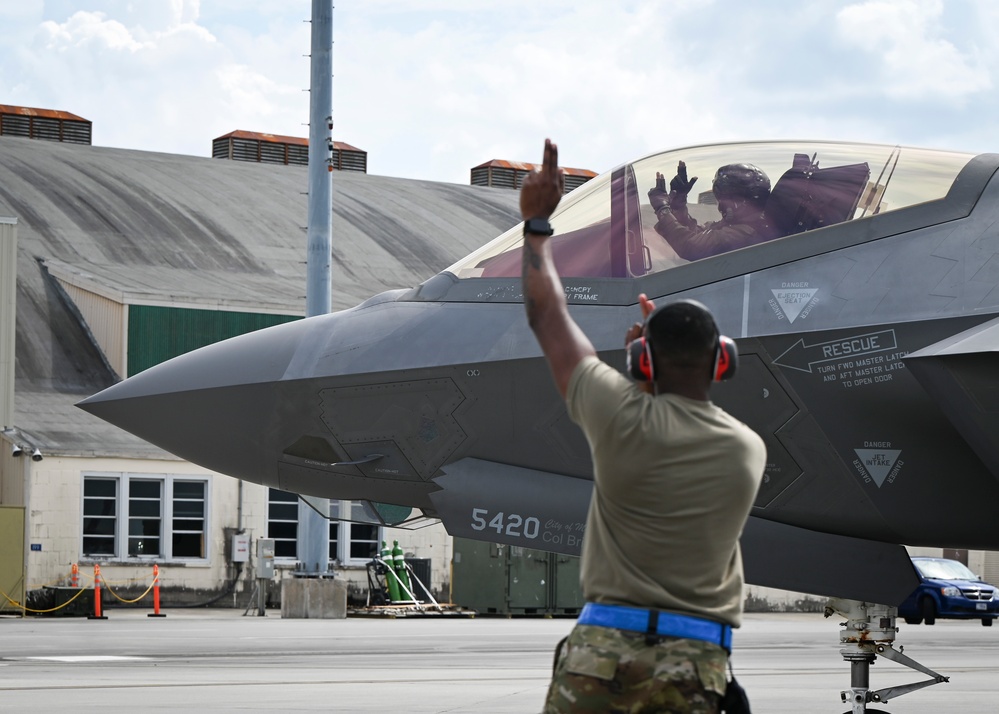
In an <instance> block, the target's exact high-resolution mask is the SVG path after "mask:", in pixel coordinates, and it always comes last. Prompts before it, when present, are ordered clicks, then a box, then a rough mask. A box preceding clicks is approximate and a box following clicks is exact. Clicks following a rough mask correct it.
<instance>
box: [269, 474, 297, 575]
mask: <svg viewBox="0 0 999 714" xmlns="http://www.w3.org/2000/svg"><path fill="white" fill-rule="evenodd" d="M267 537H268V538H273V539H274V557H275V558H278V559H281V560H295V559H296V558H297V557H298V494H294V493H289V492H288V491H281V490H279V489H276V488H269V489H267Z"/></svg>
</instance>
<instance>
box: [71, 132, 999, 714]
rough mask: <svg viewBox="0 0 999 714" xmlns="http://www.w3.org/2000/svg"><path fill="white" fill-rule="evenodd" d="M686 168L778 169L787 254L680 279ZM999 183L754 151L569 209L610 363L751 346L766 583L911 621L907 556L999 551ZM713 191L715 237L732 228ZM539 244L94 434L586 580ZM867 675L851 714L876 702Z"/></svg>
mask: <svg viewBox="0 0 999 714" xmlns="http://www.w3.org/2000/svg"><path fill="white" fill-rule="evenodd" d="M680 161H683V162H684V163H685V165H686V168H687V171H688V173H689V174H690V175H691V176H693V175H698V176H701V177H704V178H703V179H702V181H703V183H702V186H704V184H707V183H708V181H709V177H711V176H712V175H714V174H715V172H716V170H717V169H718V168H719V167H720V166H724V165H730V164H734V163H738V164H749V165H752V166H755V167H757V168H758V169H759V170H760V171H761V172H762V173H763V174H764V175H765V176H766V177H767V181H768V183H770V191H769V197H768V198H766V197H764V198H765V199H766V200H765V203H761V210H762V211H763V215H764V216H765V218H766V221H767V224H768V225H769V226H770V228H771V229H772V232H771V234H769V235H768V236H767V239H766V240H763V241H762V242H759V243H757V244H755V245H752V246H748V247H743V248H740V249H737V250H731V251H728V252H720V251H719V252H716V253H714V254H710V253H711V251H708V253H709V254H708V255H705V256H704V257H700V258H699V259H697V260H688V259H686V258H685V257H683V256H681V254H680V253H678V252H677V250H675V249H674V247H673V246H672V245H671V243H670V242H669V241H667V240H666V239H665V238H664V237H663V236H662V235H660V232H659V231H657V230H656V225H657V222H658V219H657V217H656V215H655V211H654V209H653V206H652V205H651V204H650V201H649V198H648V196H647V192H648V191H649V189H651V188H653V187H654V186H655V184H656V173H657V172H662V173H663V174H669V173H671V172H673V171H674V170H675V167H677V165H678V163H679V162H680ZM997 169H999V155H996V154H983V155H978V156H975V155H970V154H960V153H949V152H940V151H931V150H924V149H917V148H906V147H899V146H882V145H862V144H846V143H827V142H813V141H801V142H760V143H734V144H722V145H710V146H698V147H691V148H686V149H681V150H675V151H668V152H663V153H658V154H654V155H650V156H647V157H645V158H642V159H639V160H637V161H633V162H629V163H626V164H623V165H621V166H619V167H617V168H615V169H613V170H612V171H610V172H608V173H606V174H603V175H601V176H599V177H597V178H596V179H593V180H592V181H590V182H588V183H587V184H585V185H583V186H582V187H580V188H578V189H576V190H575V191H573V192H572V193H570V194H568V195H567V196H565V197H564V198H563V200H562V202H561V204H560V206H559V208H558V210H557V212H556V213H555V215H554V216H553V217H552V219H551V223H552V225H553V227H554V228H555V231H556V234H555V236H554V238H553V239H552V240H553V249H554V254H555V259H556V263H557V266H558V269H559V272H560V274H561V275H562V277H563V285H564V289H565V296H566V299H567V301H568V304H569V309H570V312H571V314H572V316H573V318H574V319H575V320H576V322H577V323H579V325H580V326H581V327H582V328H583V330H584V331H585V332H586V334H587V335H588V336H589V338H590V340H591V341H592V342H593V344H594V346H595V347H596V348H597V350H598V352H599V355H600V357H601V358H602V359H604V360H605V361H607V362H608V363H610V364H611V365H614V366H616V367H618V368H620V369H622V370H624V368H625V350H624V345H623V339H624V334H625V331H626V329H627V327H628V326H629V325H631V324H632V323H633V322H635V321H636V320H638V319H640V311H639V308H638V305H637V303H638V295H639V294H641V293H645V294H647V295H648V296H649V297H651V298H653V299H655V300H656V302H657V304H662V303H664V302H667V301H669V300H672V299H679V298H693V299H696V300H699V301H701V302H702V303H704V304H706V305H707V306H708V307H709V308H710V309H711V310H712V311H713V312H714V314H715V315H716V317H717V319H718V322H719V327H720V329H721V331H722V332H723V333H724V334H726V335H728V336H730V337H732V338H733V339H734V340H735V342H736V344H737V347H738V352H739V361H740V365H739V368H738V374H737V375H736V377H735V378H734V379H732V380H730V381H727V382H724V383H721V384H719V385H717V386H716V387H715V388H714V391H713V393H712V398H713V400H714V401H715V402H716V403H718V404H719V405H721V406H722V407H723V408H725V409H726V410H728V411H729V412H731V413H732V414H733V415H735V416H736V417H738V418H739V419H741V420H742V421H744V422H746V423H747V424H749V425H750V426H751V427H752V428H754V429H755V430H756V431H757V432H758V433H759V434H760V435H761V436H762V437H763V438H764V440H765V442H766V445H767V449H768V463H767V468H766V475H765V478H764V483H763V485H762V487H761V489H760V491H759V494H758V496H757V499H756V503H755V507H754V509H753V514H752V516H751V518H750V522H749V524H748V525H747V527H746V530H745V533H744V535H743V538H742V550H743V557H744V561H745V565H746V574H747V580H748V581H749V582H750V583H756V584H760V585H768V586H774V587H781V588H786V589H790V590H796V591H803V592H810V593H818V594H822V595H826V596H832V597H836V598H841V599H849V600H854V601H861V602H865V603H882V604H884V605H885V606H888V607H891V606H894V605H897V604H898V603H899V602H901V601H902V600H903V599H904V598H905V597H906V596H907V595H908V594H909V593H910V592H911V591H912V590H913V589H914V588H915V586H916V584H917V578H916V576H915V573H914V571H913V569H912V566H911V563H910V561H909V559H908V557H907V556H906V553H905V550H904V549H903V548H902V547H901V546H900V544H908V545H915V546H941V547H951V548H975V549H999V530H997V529H996V528H994V527H993V525H992V524H993V521H994V518H995V514H996V512H997V507H999V416H997V415H999V390H997V388H996V384H997V383H996V381H995V378H994V376H993V375H994V374H995V373H996V372H995V369H994V366H995V365H996V364H997V361H999V357H997V356H996V355H995V351H996V349H997V348H999V289H997V284H999V230H997V229H996V225H997V221H999V178H995V177H994V175H995V173H996V171H997ZM704 188H705V190H703V192H701V193H700V194H698V195H693V194H692V195H691V196H690V199H689V200H690V204H689V213H690V215H691V216H692V217H693V218H694V219H696V220H697V221H699V222H700V223H705V222H709V221H717V220H719V219H720V218H721V216H720V214H719V201H718V197H717V195H716V193H715V192H713V191H712V190H710V188H709V187H707V186H704ZM521 235H522V230H521V227H520V226H516V227H514V228H511V229H510V230H509V231H508V232H507V233H504V234H503V235H501V236H499V237H498V238H496V239H495V240H493V241H492V242H490V243H488V244H487V245H485V246H483V247H482V248H481V249H479V250H478V251H476V252H474V253H473V254H471V255H469V256H468V257H466V258H464V259H462V260H460V261H458V262H457V263H455V264H454V265H452V266H450V267H449V268H447V269H446V270H443V271H442V272H440V273H439V274H437V275H435V276H434V277H432V278H430V279H429V280H427V281H426V282H424V283H423V284H421V285H419V286H416V287H412V288H409V289H400V290H395V291H391V292H386V293H382V294H380V295H376V296H374V297H372V298H370V299H369V300H367V301H366V302H363V303H362V304H360V305H358V306H356V307H354V308H352V309H349V310H344V311H342V312H338V313H334V314H330V315H324V316H320V317H313V318H309V319H306V320H302V321H299V322H294V323H289V324H286V325H281V326H278V327H274V328H270V329H266V330H262V331H259V332H255V333H251V334H248V335H244V336H241V337H237V338H234V339H231V340H227V341H225V342H221V343H218V344H215V345H211V346H208V347H205V348H202V349H199V350H197V351H194V352H191V353H188V354H185V355H182V356H180V357H177V358H175V359H173V360H170V361H168V362H165V363H163V364H161V365H158V366H156V367H154V368H152V369H149V370H147V371H145V372H142V373H140V374H138V375H136V376H133V377H131V378H129V379H127V380H125V381H123V382H121V383H119V384H117V385H115V386H113V387H111V388H109V389H107V390H105V391H103V392H101V393H99V394H97V395H95V396H93V397H90V398H89V399H87V400H85V401H84V402H82V403H81V405H80V406H82V407H83V408H84V409H86V410H87V411H89V412H91V413H93V414H95V415H97V416H99V417H101V418H103V419H106V420H107V421H110V422H112V423H114V424H116V425H118V426H120V427H122V428H123V429H125V430H127V431H129V432H132V433H134V434H136V435H138V436H140V437H142V438H144V439H146V440H148V441H150V442H152V443H153V444H156V445H157V446H160V447H162V448H164V449H166V450H167V451H170V452H172V453H174V454H176V455H178V456H180V457H182V458H184V459H186V460H188V461H191V462H193V463H196V464H199V465H201V466H204V467H206V468H209V469H213V470H215V471H218V472H221V473H225V474H229V475H231V476H235V477H239V478H242V479H246V480H248V481H252V482H256V483H260V484H264V485H267V486H273V487H276V488H280V489H284V490H288V491H294V492H298V493H302V494H311V495H314V496H319V497H329V498H336V499H352V500H360V501H366V502H368V503H370V504H371V509H370V510H371V512H372V513H373V514H375V515H377V516H378V517H379V518H381V519H382V520H383V522H385V523H387V524H399V523H405V522H406V521H407V520H409V519H411V518H416V517H432V518H439V519H441V520H442V521H443V523H444V525H445V526H446V528H447V529H448V531H449V532H450V533H452V534H453V535H459V536H465V537H470V538H477V539H481V540H488V541H491V542H498V543H507V544H511V545H519V546H527V547H532V548H541V549H547V550H551V551H556V552H562V553H570V554H578V553H579V549H580V545H581V543H582V540H583V538H584V537H585V534H584V524H585V517H586V510H587V505H588V502H589V498H590V493H591V489H592V481H591V461H590V454H589V450H588V447H587V444H586V442H585V440H584V438H583V436H582V434H581V432H580V431H579V430H578V429H577V428H576V427H575V425H573V424H572V423H571V422H570V420H569V419H568V416H567V414H566V411H565V407H564V404H563V402H562V400H561V399H560V398H559V395H558V393H557V392H556V390H555V387H554V384H553V382H552V379H551V376H550V374H549V371H548V369H547V366H546V364H545V362H544V359H543V357H542V355H541V352H540V350H539V348H538V346H537V343H536V342H535V340H534V337H533V335H532V334H531V332H530V330H529V329H528V326H527V321H526V319H525V317H524V307H523V300H522V294H521V283H520V262H521V258H520V248H521ZM681 252H683V251H681ZM385 504H390V505H391V506H392V507H389V506H387V505H385ZM848 609H849V608H847V607H844V608H843V610H844V611H845V610H848ZM847 614H848V616H850V617H851V621H853V620H852V618H853V615H851V614H850V613H847ZM869 615H870V612H869V611H867V612H866V615H865V617H867V616H869ZM869 619H870V618H868V620H865V621H869ZM893 621H894V620H892V622H893ZM881 622H882V624H883V623H884V620H882V621H881ZM881 629H882V630H886V629H888V628H885V627H882V628H881ZM892 636H893V635H892ZM885 637H887V635H885ZM861 639H864V638H863V637H862V638H861ZM886 641H887V642H888V652H889V654H883V653H881V654H882V656H890V655H893V656H891V658H892V659H896V661H902V660H901V659H898V658H902V659H904V656H903V655H901V654H899V653H895V652H894V650H892V649H891V647H890V639H889V640H886ZM858 646H859V647H860V648H861V649H860V650H859V651H861V652H862V653H864V652H866V650H863V643H861V644H859V645H858ZM844 656H845V655H844ZM864 656H867V655H866V654H865V655H864ZM858 657H860V655H858ZM848 659H849V658H848ZM866 661H868V662H869V661H873V654H870V656H869V657H868V658H867V660H866ZM910 666H912V665H910ZM923 671H929V670H925V669H924V670H923ZM855 674H856V675H857V677H858V679H857V681H855V682H854V684H855V685H856V686H854V687H853V688H852V689H851V690H850V696H851V697H855V696H862V697H864V698H865V701H878V698H877V696H876V695H877V693H876V692H874V693H872V692H870V691H868V690H867V689H866V688H865V687H864V686H860V685H862V684H863V681H861V680H862V679H863V677H861V676H860V673H859V670H857V669H855ZM931 674H933V675H934V676H935V677H938V675H935V673H931ZM936 681H942V679H940V678H937V680H936ZM858 693H859V694H858ZM891 693H892V694H893V695H894V696H897V695H898V693H899V691H898V689H897V688H896V690H893V691H892V692H891ZM844 698H846V694H844ZM882 698H884V693H883V692H882ZM854 706H855V711H860V710H861V709H856V707H857V706H862V705H860V704H856V703H855V704H854Z"/></svg>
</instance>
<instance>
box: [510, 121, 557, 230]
mask: <svg viewBox="0 0 999 714" xmlns="http://www.w3.org/2000/svg"><path fill="white" fill-rule="evenodd" d="M564 192H565V173H564V172H563V171H562V169H560V168H559V166H558V147H557V146H556V145H555V144H554V143H552V140H551V139H545V154H544V158H543V159H542V162H541V169H540V170H536V171H532V172H531V173H529V174H528V175H527V176H526V177H524V183H523V184H521V187H520V213H521V215H522V216H523V217H524V220H525V221H527V220H530V219H531V218H548V217H549V216H551V214H552V213H553V212H554V211H555V207H556V206H558V202H559V201H560V200H561V199H562V194H563V193H564Z"/></svg>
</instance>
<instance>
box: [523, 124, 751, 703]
mask: <svg viewBox="0 0 999 714" xmlns="http://www.w3.org/2000/svg"><path fill="white" fill-rule="evenodd" d="M563 181H564V179H563V175H562V171H561V169H559V168H558V153H557V148H556V146H555V145H554V144H552V143H551V142H550V141H546V142H545V153H544V161H543V164H542V168H541V170H540V171H538V172H535V173H533V174H530V175H529V176H528V177H527V178H526V179H525V181H524V183H523V187H522V190H521V195H520V208H521V212H522V214H523V217H524V219H525V227H524V250H523V289H524V303H525V308H526V310H527V318H528V322H529V323H530V326H531V329H532V330H533V331H534V334H535V336H536V337H537V339H538V342H539V343H540V345H541V348H542V351H543V352H544V354H545V357H546V358H547V360H548V363H549V366H550V367H551V370H552V374H553V376H554V379H555V384H556V386H557V388H558V390H559V392H560V393H561V394H562V395H563V396H564V397H565V399H566V403H567V407H568V411H569V415H570V416H571V418H572V419H573V420H574V421H575V422H576V423H577V424H579V425H580V427H581V428H582V429H583V432H584V434H585V435H586V438H587V440H588V441H589V444H590V449H591V453H592V456H593V464H594V476H593V480H594V489H593V499H592V501H591V503H590V511H589V514H588V516H587V525H586V537H585V540H584V545H583V559H582V573H581V580H582V585H583V595H584V596H585V598H586V605H585V607H584V608H583V611H582V613H581V614H580V617H579V620H578V621H577V624H576V626H575V628H574V629H573V631H572V633H571V634H570V635H569V637H568V638H567V639H566V640H565V641H564V642H563V643H560V646H559V648H558V651H557V652H556V668H555V672H554V676H553V679H552V682H551V686H550V688H549V690H548V697H547V700H546V703H545V711H546V712H616V711H621V712H624V711H627V712H646V711H648V712H652V711H655V712H685V713H689V714H699V713H701V712H717V711H718V707H719V700H720V697H721V696H722V695H723V694H724V692H725V689H726V681H725V679H726V678H725V665H726V663H727V658H728V651H729V649H730V646H731V632H732V627H737V626H738V625H739V624H740V620H741V615H742V585H743V574H742V560H741V555H740V551H739V542H738V539H739V536H740V534H741V532H742V528H743V526H744V524H745V522H746V518H747V517H748V514H749V511H750V508H751V507H752V503H753V499H754V498H755V496H756V491H757V489H758V487H759V484H760V480H761V479H762V476H763V468H764V465H765V460H766V451H765V448H764V445H763V441H762V440H761V439H760V437H759V436H758V435H756V434H755V433H754V432H753V431H752V430H750V429H749V428H748V427H747V426H745V425H744V424H742V423H741V422H739V421H738V420H736V419H735V418H733V417H731V416H730V415H729V414H727V413H726V412H724V411H723V410H722V409H720V408H718V407H716V406H714V405H713V404H712V403H711V402H710V401H709V398H708V390H709V387H710V384H711V382H712V378H713V374H712V373H713V370H714V369H715V362H716V353H717V350H718V347H719V334H718V330H717V327H716V326H715V322H714V319H713V317H712V316H711V313H710V312H708V310H707V308H705V307H704V306H702V305H700V304H699V303H694V302H693V301H681V302H678V303H673V304H670V305H664V306H662V307H660V308H659V309H655V306H654V305H653V304H652V302H651V301H649V300H647V299H646V298H645V296H644V295H642V296H641V297H640V301H641V305H642V312H643V316H645V317H646V318H647V319H646V320H645V323H644V325H643V324H638V323H636V324H635V325H634V326H632V328H631V329H629V330H628V333H627V335H626V342H627V343H630V342H632V341H633V340H635V339H640V338H643V337H644V338H645V340H646V341H647V346H648V350H649V353H648V357H649V358H650V359H651V361H650V365H651V366H650V371H651V372H652V374H651V375H650V376H651V377H652V379H651V381H649V382H646V383H645V385H644V386H642V385H640V384H636V383H633V382H631V381H629V380H628V379H627V378H625V377H624V375H622V374H620V373H619V372H618V371H617V370H615V369H613V368H612V367H610V366H609V365H607V364H605V363H604V362H602V361H601V360H600V359H598V358H597V356H596V352H595V350H594V348H593V345H592V344H591V343H590V341H589V339H588V338H587V337H586V335H585V334H583V332H582V330H581V329H580V328H579V327H578V325H576V323H575V322H574V321H573V320H572V318H571V317H570V316H569V313H568V309H567V307H566V301H565V297H564V294H563V292H562V286H561V281H560V279H559V276H558V274H557V272H556V270H555V267H554V263H553V262H552V257H551V247H550V245H549V241H548V238H549V236H550V235H551V234H552V230H551V227H550V226H549V224H548V218H549V217H550V216H551V214H552V212H553V211H554V210H555V207H556V206H557V205H558V202H559V199H560V198H561V196H562V188H563Z"/></svg>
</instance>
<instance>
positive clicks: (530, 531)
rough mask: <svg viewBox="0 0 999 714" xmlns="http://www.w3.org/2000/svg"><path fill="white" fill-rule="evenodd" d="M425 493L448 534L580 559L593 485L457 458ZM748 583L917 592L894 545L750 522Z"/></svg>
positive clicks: (873, 598) (855, 592) (867, 597)
mask: <svg viewBox="0 0 999 714" xmlns="http://www.w3.org/2000/svg"><path fill="white" fill-rule="evenodd" d="M444 471H445V475H443V476H440V477H438V478H436V479H434V481H435V483H436V484H437V485H438V486H440V487H441V490H439V491H435V492H434V493H432V494H430V499H431V501H432V502H433V504H434V508H435V509H436V511H437V513H438V515H439V516H440V517H441V519H442V521H443V522H444V526H445V527H446V528H447V530H448V532H449V533H451V534H452V535H455V536H461V537H467V538H474V539H476V540H489V541H490V542H495V543H503V544H506V545H512V546H522V547H527V548H540V549H542V550H548V551H553V552H557V553H565V554H568V555H579V554H580V552H581V549H582V544H583V539H584V537H585V524H586V512H587V509H588V507H589V502H590V496H591V494H592V492H593V482H592V481H590V480H587V479H579V478H573V477H570V476H563V475H561V474H554V473H548V472H544V471H538V470H535V469H528V468H520V467H516V466H510V465H507V464H499V463H494V462H490V461H485V460H482V459H473V458H465V459H460V460H459V461H456V462H454V463H452V464H448V465H447V466H445V467H444ZM740 542H741V547H742V558H743V563H744V567H745V573H746V582H748V583H750V584H753V585H761V586H765V587H774V588H782V589H785V590H796V591H798V592H808V593H814V594H816V595H823V596H832V597H840V598H846V599H852V600H863V601H865V602H878V603H882V604H887V605H897V604H898V603H900V602H902V601H903V600H904V599H905V598H906V597H907V596H908V595H909V594H910V593H911V592H912V591H913V590H915V589H916V587H917V586H918V585H919V577H918V576H917V575H916V571H915V569H914V568H913V566H912V562H911V561H910V560H909V556H908V554H907V552H906V550H905V548H903V547H902V546H900V545H894V544H890V543H880V542H877V541H871V540H865V539H862V538H851V537H848V536H841V535H833V534H829V533H820V532H818V531H812V530H809V529H807V528H800V527H797V526H791V525H787V524H784V523H776V522H773V521H766V520H763V519H762V518H756V517H750V519H749V522H748V523H747V524H746V528H745V530H744V531H743V534H742V539H741V541H740Z"/></svg>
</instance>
